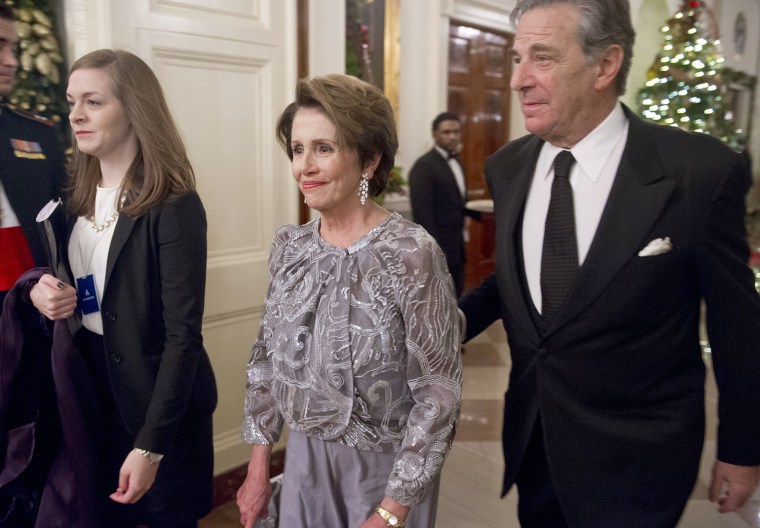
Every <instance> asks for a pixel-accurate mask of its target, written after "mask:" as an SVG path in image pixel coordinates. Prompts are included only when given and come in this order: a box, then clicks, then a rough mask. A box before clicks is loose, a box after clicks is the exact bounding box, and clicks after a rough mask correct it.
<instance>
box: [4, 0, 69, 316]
mask: <svg viewBox="0 0 760 528" xmlns="http://www.w3.org/2000/svg"><path fill="white" fill-rule="evenodd" d="M18 42H19V39H18V35H17V33H16V28H15V26H14V19H13V11H12V9H11V8H10V7H9V6H7V5H5V4H4V3H0V304H2V301H3V299H4V298H5V294H6V292H7V290H9V289H10V288H11V286H13V283H14V282H15V281H16V279H17V278H18V277H19V276H20V275H21V273H23V272H24V271H26V270H27V269H29V268H32V267H34V266H35V265H37V266H44V265H46V264H47V262H46V259H45V253H44V251H43V248H42V244H41V242H40V237H39V235H38V234H37V227H36V222H35V219H36V217H37V213H38V212H39V210H40V209H42V207H43V206H44V205H45V204H46V203H47V202H48V201H49V200H51V199H53V198H58V197H59V196H60V195H61V192H62V189H63V186H64V182H65V179H66V172H65V169H64V155H63V152H62V149H61V147H60V145H59V144H58V140H57V137H56V134H55V130H54V129H53V127H52V125H51V124H50V122H48V121H47V120H44V119H40V118H38V117H37V116H34V115H32V114H30V113H29V112H26V111H23V110H20V109H18V108H14V107H13V106H10V105H7V104H4V103H2V101H1V100H2V98H4V97H5V96H7V95H9V94H10V93H11V91H12V90H13V85H14V79H15V74H16V68H17V67H18V60H17V58H16V48H17V47H18Z"/></svg>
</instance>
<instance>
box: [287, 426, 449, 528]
mask: <svg viewBox="0 0 760 528" xmlns="http://www.w3.org/2000/svg"><path fill="white" fill-rule="evenodd" d="M395 459H396V455H395V454H394V453H373V452H370V451H362V450H360V449H356V448H353V447H348V446H344V445H342V444H339V443H338V442H325V441H323V440H319V439H316V438H312V437H310V436H308V435H305V434H303V433H298V432H295V431H291V432H290V436H289V437H288V446H287V449H286V451H285V472H284V475H283V479H282V492H281V495H280V521H279V525H278V526H279V528H327V527H329V528H357V527H358V526H359V525H361V524H362V523H363V522H364V521H366V520H367V519H368V518H369V516H370V515H372V513H373V512H374V510H375V506H377V505H378V504H380V501H381V500H382V499H383V497H384V496H385V487H386V485H387V484H388V477H390V474H391V470H392V469H393V462H394V460H395ZM439 481H440V475H439V476H438V477H437V478H436V479H435V481H434V482H433V483H432V484H431V486H430V489H429V490H428V493H427V496H426V497H425V500H424V501H423V502H421V503H420V504H417V505H416V506H414V507H413V508H412V509H411V511H410V512H409V516H408V517H407V520H406V526H407V527H408V528H433V527H434V526H435V514H436V510H437V508H438V488H439Z"/></svg>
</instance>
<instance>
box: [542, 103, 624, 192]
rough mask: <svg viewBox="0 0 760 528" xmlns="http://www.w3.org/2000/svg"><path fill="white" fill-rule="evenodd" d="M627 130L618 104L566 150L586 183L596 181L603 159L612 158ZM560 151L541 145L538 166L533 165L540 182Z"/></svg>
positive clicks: (604, 161) (553, 147) (545, 143)
mask: <svg viewBox="0 0 760 528" xmlns="http://www.w3.org/2000/svg"><path fill="white" fill-rule="evenodd" d="M627 128H628V119H627V118H626V117H625V113H624V112H623V106H622V105H621V104H620V103H618V104H616V105H615V107H614V108H613V109H612V111H611V112H610V113H609V115H608V116H607V117H606V118H605V119H604V121H602V122H601V123H599V125H597V127H596V128H595V129H594V130H592V131H591V132H590V133H589V134H587V135H586V137H584V138H583V139H582V140H580V141H579V142H578V144H577V145H575V146H574V147H573V148H571V149H570V152H572V153H573V157H574V158H575V162H576V163H577V164H578V166H579V167H581V169H583V173H584V174H586V175H587V176H588V177H589V179H591V180H592V181H594V182H596V181H598V180H599V177H600V175H601V172H602V169H603V167H604V166H605V164H606V163H607V159H608V158H609V157H610V154H612V151H613V149H614V148H615V145H617V143H618V141H620V140H621V139H622V138H623V137H625V132H626V130H627ZM561 150H564V149H562V148H560V147H555V146H554V145H552V144H551V143H548V142H544V146H543V147H542V148H541V153H540V155H539V157H538V162H537V163H536V174H539V175H541V177H542V178H548V177H549V174H550V173H551V169H552V164H553V163H554V158H555V157H556V156H557V154H559V152H560V151H561Z"/></svg>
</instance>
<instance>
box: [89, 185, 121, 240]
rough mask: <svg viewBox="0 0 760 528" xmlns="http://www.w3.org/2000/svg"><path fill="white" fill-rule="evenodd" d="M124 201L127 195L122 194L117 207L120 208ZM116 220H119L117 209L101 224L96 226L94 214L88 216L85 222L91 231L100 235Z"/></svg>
mask: <svg viewBox="0 0 760 528" xmlns="http://www.w3.org/2000/svg"><path fill="white" fill-rule="evenodd" d="M126 199H127V195H126V194H122V195H121V200H119V207H121V206H123V205H124V201H125V200H126ZM117 218H119V211H118V208H117V210H116V211H114V212H113V213H111V216H109V217H108V218H106V219H105V220H104V221H103V223H102V224H96V223H95V215H94V214H93V215H90V216H88V217H87V221H88V222H90V227H92V229H93V231H95V232H96V233H100V232H101V231H105V230H106V229H108V228H109V227H111V224H113V223H114V222H115V221H116V219H117Z"/></svg>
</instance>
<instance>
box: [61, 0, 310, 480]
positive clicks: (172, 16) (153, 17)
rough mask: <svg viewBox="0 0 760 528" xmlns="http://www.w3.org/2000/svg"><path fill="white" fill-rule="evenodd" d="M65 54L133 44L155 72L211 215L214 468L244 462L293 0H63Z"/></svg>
mask: <svg viewBox="0 0 760 528" xmlns="http://www.w3.org/2000/svg"><path fill="white" fill-rule="evenodd" d="M63 7H64V13H65V20H66V32H67V38H66V41H67V43H68V52H69V57H70V58H71V59H72V60H73V59H76V58H78V57H79V56H81V55H83V54H84V53H86V52H88V51H91V50H94V49H98V48H104V47H114V48H121V49H127V50H130V51H132V52H134V53H136V54H137V55H139V56H140V57H141V58H142V59H143V60H145V61H146V62H147V63H148V64H149V65H150V66H151V67H152V68H153V70H154V71H155V72H156V75H157V76H158V78H159V80H160V81H161V84H162V86H163V88H164V92H165V93H166V97H167V99H168V101H169V105H170V107H171V109H172V112H173V114H174V117H175V119H176V121H177V123H178V125H179V128H180V130H181V131H182V134H183V136H184V139H185V142H186V145H187V148H188V152H189V155H190V159H191V161H192V163H193V167H194V169H195V173H196V177H197V180H198V191H199V193H200V195H201V198H202V200H203V203H204V206H205V208H206V214H207V216H208V227H209V229H208V247H209V254H208V279H207V287H206V312H205V319H204V329H203V331H204V338H205V344H206V349H207V350H208V352H209V354H210V356H211V361H212V363H213V366H214V371H215V373H216V377H217V383H218V386H219V407H218V408H217V412H216V413H215V415H214V433H215V435H214V444H215V452H216V463H215V469H216V473H217V474H218V473H221V472H224V471H226V470H228V469H230V468H233V467H236V466H239V465H240V464H242V463H244V462H245V461H246V460H247V458H248V455H249V454H250V449H249V448H248V447H247V446H246V445H244V444H243V443H242V442H241V441H240V424H241V420H242V404H243V391H244V384H245V364H246V362H247V360H248V352H249V349H250V346H251V344H252V342H253V340H254V338H255V335H256V331H257V329H258V322H259V318H260V316H261V310H262V306H263V301H264V296H265V293H266V287H267V283H268V271H267V257H268V254H269V245H270V242H271V239H272V234H273V232H274V230H275V229H276V228H277V227H278V226H280V225H281V224H284V223H288V222H290V223H295V222H297V218H298V216H297V207H296V206H297V199H298V198H297V196H298V189H297V187H296V186H295V183H294V181H293V179H292V178H291V177H290V169H289V163H288V160H287V157H286V156H285V154H284V152H283V151H282V150H281V149H280V148H279V147H278V145H277V144H276V142H275V137H274V127H275V123H276V120H277V117H278V116H279V113H280V112H281V111H282V109H283V108H284V107H285V105H286V104H287V103H288V102H290V101H291V100H292V98H293V87H294V85H295V71H296V67H295V60H296V59H295V27H296V20H295V0H64V1H63Z"/></svg>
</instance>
